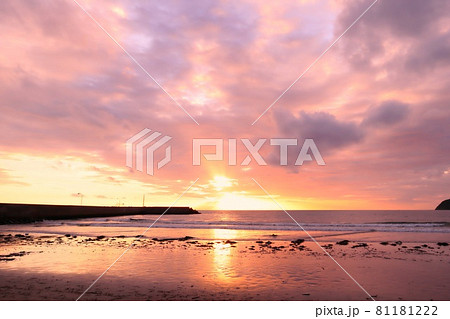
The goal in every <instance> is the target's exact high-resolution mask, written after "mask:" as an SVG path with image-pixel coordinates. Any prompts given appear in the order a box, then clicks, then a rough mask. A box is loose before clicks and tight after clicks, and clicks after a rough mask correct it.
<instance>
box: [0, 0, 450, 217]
mask: <svg viewBox="0 0 450 319" xmlns="http://www.w3.org/2000/svg"><path fill="white" fill-rule="evenodd" d="M372 3H373V1H367V0H351V1H343V0H335V1H309V0H299V1H255V0H250V1H246V0H240V1H206V0H204V1H181V0H166V1H147V2H136V1H131V0H130V1H88V0H79V1H78V4H79V5H77V3H76V2H75V1H73V0H61V1H37V0H36V1H33V0H31V1H29V0H14V1H12V0H6V1H1V2H0V47H1V50H0V83H1V85H0V114H1V116H0V202H10V203H19V202H25V203H48V204H77V205H78V204H81V203H82V204H83V205H108V206H110V205H112V206H115V205H132V206H140V205H142V204H143V196H144V194H145V204H146V205H163V206H168V205H171V204H172V203H173V202H174V201H175V200H176V199H177V197H178V196H179V195H180V194H182V193H183V192H184V191H185V190H186V189H187V188H188V187H189V186H190V185H191V184H192V183H193V182H194V181H195V180H197V179H198V180H197V182H195V184H194V185H193V186H192V187H191V188H189V190H188V191H187V192H186V193H185V194H184V195H183V196H182V197H181V198H180V199H179V200H178V201H177V202H176V205H187V206H191V207H194V208H197V209H279V206H278V205H280V206H281V207H283V208H284V209H434V208H435V207H436V206H437V204H439V202H440V201H442V200H444V199H446V198H449V197H450V191H449V190H450V161H449V158H450V156H449V155H450V142H449V141H450V125H449V123H450V91H449V89H448V88H449V87H450V16H448V14H446V13H447V12H449V11H450V3H449V2H448V1H440V0H430V1H423V0H390V1H388V0H379V1H378V2H377V3H375V4H374V5H373V7H371V8H370V10H369V11H367V13H366V14H365V15H364V16H363V17H362V18H361V19H360V20H359V21H358V22H357V23H355V24H354V25H353V26H352V27H351V28H350V29H349V30H348V32H346V33H345V34H344V35H343V36H342V38H340V39H339V41H338V42H336V44H335V45H333V46H332V47H331V48H330V49H329V50H328V51H327V52H326V54H324V55H323V56H321V54H322V53H323V52H324V51H325V50H326V49H327V48H328V47H329V46H330V45H331V44H332V43H333V41H335V40H336V39H337V38H338V37H339V36H340V35H341V34H342V33H343V32H344V31H345V30H346V29H347V28H348V27H349V26H350V25H352V23H353V22H354V21H355V20H356V19H357V18H358V17H359V16H360V15H361V13H363V12H364V11H365V10H366V9H367V8H368V7H369V6H370V5H371V4H372ZM83 9H84V10H86V12H88V13H89V15H90V16H91V17H90V16H89V15H88V14H86V12H84V10H83ZM92 18H93V19H95V20H96V21H97V22H98V24H99V25H100V26H101V27H100V26H99V25H97V24H96V22H95V21H93V19H92ZM102 28H103V30H102ZM105 31H106V32H107V33H108V34H109V35H108V34H106V32H105ZM119 45H120V46H119ZM121 47H122V48H121ZM124 51H126V52H128V54H129V56H128V55H127V54H126V53H125V52H124ZM130 56H131V57H132V58H131V57H130ZM320 56H321V58H320V59H319V60H318V61H317V62H316V63H314V64H313V65H312V66H311V64H312V63H313V62H314V61H315V60H316V59H317V58H318V57H320ZM136 62H137V63H136ZM138 64H139V65H140V66H141V67H142V68H141V67H140V66H139V65H138ZM309 66H311V68H310V69H308V67H309ZM143 69H144V70H145V71H144V70H143ZM307 69H308V71H307V72H306V73H305V74H304V76H302V77H301V79H300V80H299V81H298V82H296V83H295V85H293V86H292V87H291V88H290V89H289V90H288V91H287V92H286V93H285V94H284V95H283V96H282V97H281V98H280V99H279V100H278V101H277V102H276V103H275V104H274V105H273V106H272V107H271V108H270V109H269V110H268V111H267V112H266V113H265V114H264V115H263V116H261V118H259V120H258V121H257V122H256V123H254V124H253V125H252V123H253V122H254V121H255V120H256V119H257V118H258V117H259V116H260V115H261V114H262V113H263V112H264V110H266V109H267V108H268V107H269V106H270V105H271V104H272V103H273V102H274V101H275V100H276V99H277V98H278V97H279V96H280V94H282V93H283V92H284V91H285V90H286V89H287V88H288V87H289V86H290V85H291V84H292V83H293V82H294V81H295V80H296V79H297V78H298V77H299V76H300V75H301V74H302V73H303V72H304V71H305V70H307ZM147 73H148V74H147ZM151 77H152V78H153V79H154V80H156V81H157V82H158V83H159V85H161V86H162V87H163V88H164V90H165V91H164V90H162V89H161V87H159V86H158V84H156V83H155V81H154V80H153V79H152V78H151ZM169 95H170V96H169ZM171 97H172V98H173V99H172V98H171ZM174 100H175V101H174ZM180 106H181V107H182V108H184V109H185V110H186V112H187V113H189V115H190V116H191V117H192V118H191V117H190V116H188V114H186V112H184V111H183V110H182V108H180ZM193 119H195V121H196V122H197V123H198V125H197V123H195V121H194V120H193ZM144 128H149V129H151V130H152V131H158V132H161V133H162V134H163V135H168V136H170V137H172V139H171V140H170V146H171V158H172V160H171V162H169V163H168V164H167V165H165V166H164V167H162V168H161V169H159V170H156V171H155V173H154V175H153V176H151V175H148V174H145V172H140V171H137V170H136V169H134V168H130V167H127V166H126V165H125V155H126V154H125V143H126V141H127V140H128V139H129V138H130V137H132V136H133V135H135V134H136V133H138V132H140V131H141V130H143V129H144ZM194 138H218V139H224V141H225V142H224V148H225V151H224V154H225V158H227V156H228V155H227V154H228V153H227V150H228V140H229V139H236V140H237V165H234V166H230V165H228V162H227V161H226V159H225V160H223V161H208V160H206V159H205V158H204V157H202V160H201V165H199V166H194V165H192V155H193V154H192V153H193V150H192V143H193V142H192V141H193V139H194ZM260 138H265V139H267V141H266V143H265V144H264V145H263V146H262V147H261V151H260V153H261V155H262V156H263V157H264V159H265V161H266V162H267V165H265V166H260V165H257V162H256V160H255V159H254V158H251V161H250V163H249V164H248V165H241V163H242V161H243V159H244V158H245V157H246V156H247V155H249V153H248V152H246V149H245V147H244V145H243V143H242V142H241V139H249V140H250V141H251V142H252V144H253V145H254V144H255V143H256V142H257V141H258V139H260ZM272 138H295V139H298V146H290V147H288V163H287V165H279V159H280V149H279V148H277V147H275V146H271V145H270V144H269V140H270V139H272ZM305 139H313V140H314V142H315V144H316V145H317V148H318V150H319V151H320V154H321V155H322V157H323V159H324V161H325V163H326V165H318V164H317V162H316V161H314V160H313V161H306V162H304V164H303V165H301V166H297V165H294V163H295V159H296V157H297V155H298V153H299V151H300V147H301V145H302V144H303V141H304V140H305ZM212 150H213V149H211V147H206V148H202V151H203V152H205V153H207V152H211V151H212ZM158 151H159V153H158V152H156V153H155V156H156V157H157V158H158V159H161V158H163V157H164V148H161V149H160V150H158ZM312 158H313V159H314V157H312ZM255 181H257V182H258V183H259V185H260V186H262V187H263V188H264V189H265V191H267V193H269V194H270V195H271V196H272V198H273V200H272V199H271V198H270V197H269V196H268V195H267V194H266V192H265V191H264V190H263V189H261V187H260V186H259V185H258V184H257V183H255ZM274 201H275V202H277V203H278V204H276V203H275V202H274Z"/></svg>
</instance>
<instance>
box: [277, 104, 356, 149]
mask: <svg viewBox="0 0 450 319" xmlns="http://www.w3.org/2000/svg"><path fill="white" fill-rule="evenodd" d="M275 113H276V116H275V117H276V122H277V126H278V127H279V129H280V131H281V132H282V133H283V134H285V135H286V136H289V137H296V138H299V139H301V140H303V139H306V138H312V139H314V142H315V143H316V144H317V146H318V147H319V148H320V150H324V151H327V152H328V151H331V150H335V149H340V148H343V147H346V146H348V145H352V144H355V143H358V142H360V141H361V140H362V139H363V138H364V132H363V131H362V130H361V129H360V127H359V126H358V124H357V123H355V122H352V121H345V120H338V119H337V118H336V117H335V116H334V115H332V114H330V113H326V112H314V113H307V112H304V111H301V112H300V113H299V114H298V116H294V115H293V114H291V113H289V112H287V111H277V112H275Z"/></svg>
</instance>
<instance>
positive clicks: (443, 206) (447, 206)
mask: <svg viewBox="0 0 450 319" xmlns="http://www.w3.org/2000/svg"><path fill="white" fill-rule="evenodd" d="M436 210H450V199H446V200H444V201H443V202H442V203H440V204H439V205H438V206H437V207H436Z"/></svg>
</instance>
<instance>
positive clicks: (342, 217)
mask: <svg viewBox="0 0 450 319" xmlns="http://www.w3.org/2000/svg"><path fill="white" fill-rule="evenodd" d="M200 212H201V214H198V215H164V216H162V217H161V218H160V219H159V220H158V221H157V222H156V223H154V221H155V220H156V219H157V218H158V217H159V216H156V215H135V216H121V217H110V218H85V219H77V220H56V221H55V220H52V221H42V222H37V223H34V224H24V225H21V226H20V227H19V228H20V229H19V230H20V231H27V232H29V233H30V232H33V233H35V232H38V233H52V234H65V233H68V232H69V233H71V234H73V235H85V236H94V235H108V236H117V235H125V236H136V235H139V234H141V233H142V232H143V231H145V230H146V229H147V228H148V227H149V226H150V225H152V224H153V223H154V225H153V226H152V227H151V229H149V230H148V231H147V232H146V234H145V235H146V236H147V237H152V236H154V237H168V236H169V237H170V236H171V237H173V236H175V237H177V236H185V235H188V236H192V237H195V238H196V239H237V240H242V239H247V240H253V239H260V238H273V239H280V240H293V239H295V238H298V237H299V236H301V235H304V232H303V230H302V229H301V228H300V227H299V226H298V225H297V224H296V223H295V222H294V221H293V220H292V219H291V218H290V217H289V216H288V215H287V214H286V213H285V212H283V211H224V210H201V211H200ZM289 214H290V215H291V216H292V217H293V218H294V219H295V220H296V221H297V222H298V223H299V224H300V225H301V226H302V227H303V228H304V230H306V231H308V232H309V233H310V234H312V233H314V234H315V235H317V236H318V237H319V238H321V237H327V236H333V235H338V234H341V235H342V234H364V233H368V234H372V235H371V236H369V237H370V238H373V237H374V235H375V234H379V236H376V238H378V237H380V236H381V237H383V236H382V233H416V234H418V233H420V234H422V235H426V234H429V235H430V236H432V235H433V234H434V237H436V238H438V239H445V238H447V239H449V237H450V227H449V226H450V212H448V211H429V210H348V211H333V210H309V211H306V210H297V211H289ZM2 229H3V231H7V230H11V231H14V230H15V229H16V230H17V226H15V227H14V226H12V225H4V226H1V227H0V231H1V230H2ZM403 237H404V236H403ZM407 237H410V238H412V237H411V236H407ZM370 238H369V240H370ZM374 240H378V239H374Z"/></svg>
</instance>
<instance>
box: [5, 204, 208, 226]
mask: <svg viewBox="0 0 450 319" xmlns="http://www.w3.org/2000/svg"><path fill="white" fill-rule="evenodd" d="M167 209H168V207H112V206H111V207H108V206H75V205H73V206H72V205H39V204H0V224H17V223H30V222H35V221H41V220H44V219H47V220H50V219H77V218H91V217H92V218H93V217H114V216H125V215H161V214H162V213H164V211H165V210H167ZM165 214H166V215H191V214H200V213H199V212H198V211H196V210H194V209H192V208H190V207H171V208H170V209H168V210H167V212H166V213H165Z"/></svg>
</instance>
